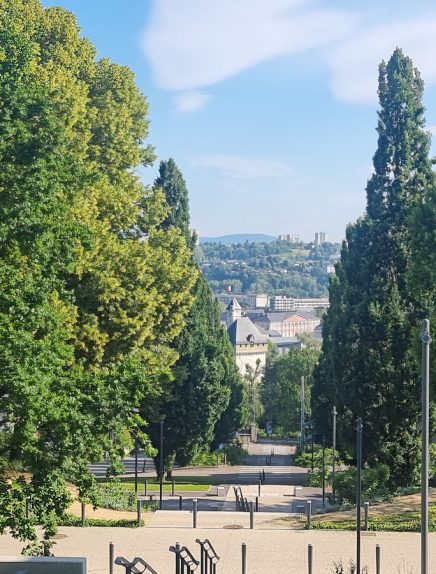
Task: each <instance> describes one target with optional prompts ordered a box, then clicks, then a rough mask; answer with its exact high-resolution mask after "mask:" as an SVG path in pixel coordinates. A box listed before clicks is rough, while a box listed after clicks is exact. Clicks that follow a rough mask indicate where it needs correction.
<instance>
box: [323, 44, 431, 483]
mask: <svg viewBox="0 0 436 574" xmlns="http://www.w3.org/2000/svg"><path fill="white" fill-rule="evenodd" d="M422 93H423V82H422V80H421V78H420V75H419V72H418V71H417V70H416V69H414V68H413V64H412V62H411V60H410V59H409V58H407V57H406V56H404V55H403V53H402V52H401V50H399V49H397V50H395V52H394V54H393V56H392V57H391V59H390V60H389V62H388V64H385V63H384V62H383V63H382V64H381V65H380V75H379V98H380V106H381V109H380V111H379V122H378V128H377V130H378V134H379V139H378V148H377V151H376V153H375V156H374V174H373V176H372V177H371V179H370V180H369V182H368V185H367V190H366V191H367V210H366V214H365V216H364V217H363V218H362V219H359V220H358V221H357V223H355V224H354V225H352V226H349V227H348V229H347V240H346V242H344V245H343V247H342V252H341V260H340V262H339V263H338V264H337V266H336V276H335V277H334V278H333V279H332V280H331V283H330V309H329V311H328V313H327V316H326V319H325V322H324V328H323V353H322V358H321V361H320V363H319V366H318V368H317V369H316V372H315V382H314V389H313V410H314V418H315V422H316V428H317V431H318V432H319V433H320V434H325V435H326V436H331V417H326V413H327V412H331V409H332V407H333V405H336V407H337V411H338V418H337V421H338V426H337V436H338V446H339V448H340V449H342V450H348V451H350V452H354V451H355V438H354V433H353V432H352V429H353V428H355V424H356V418H357V417H362V419H363V424H364V440H363V456H364V459H365V460H366V461H367V462H368V463H369V464H370V465H376V464H378V463H384V464H387V465H388V466H389V469H390V480H391V482H392V483H394V484H395V485H398V486H400V485H408V484H413V483H414V482H415V479H416V477H417V473H418V470H419V441H418V437H419V433H420V409H421V404H420V389H419V374H418V368H417V360H416V355H415V353H414V348H413V347H414V344H413V341H414V340H415V339H416V338H417V337H418V333H419V330H420V328H421V325H420V323H421V319H422V318H423V303H424V300H423V299H420V298H419V294H418V290H415V292H414V293H411V292H410V289H409V281H408V278H409V272H410V270H411V268H412V261H413V256H412V254H411V244H412V237H413V235H414V233H415V231H416V230H415V229H414V227H413V226H412V225H411V224H410V221H411V214H412V213H413V212H414V210H415V209H418V207H417V206H419V205H422V204H423V201H424V198H425V197H426V194H427V193H428V189H429V188H430V187H431V186H432V184H433V179H434V177H433V172H432V169H431V164H430V161H429V159H428V154H429V147H430V135H429V133H428V132H426V131H425V129H424V117H423V106H422V101H421V100H422ZM415 277H416V275H415Z"/></svg>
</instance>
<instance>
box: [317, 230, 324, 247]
mask: <svg viewBox="0 0 436 574" xmlns="http://www.w3.org/2000/svg"><path fill="white" fill-rule="evenodd" d="M326 242H327V233H324V232H323V231H320V232H318V233H315V245H322V244H323V243H326Z"/></svg>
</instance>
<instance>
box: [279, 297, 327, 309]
mask: <svg viewBox="0 0 436 574" xmlns="http://www.w3.org/2000/svg"><path fill="white" fill-rule="evenodd" d="M329 305H330V303H329V299H328V297H320V298H305V299H296V298H294V297H287V296H286V295H272V296H271V297H270V298H269V308H270V309H271V311H292V310H293V309H326V308H327V307H329Z"/></svg>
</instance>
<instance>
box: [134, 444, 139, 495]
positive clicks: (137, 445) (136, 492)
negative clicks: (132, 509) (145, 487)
mask: <svg viewBox="0 0 436 574" xmlns="http://www.w3.org/2000/svg"><path fill="white" fill-rule="evenodd" d="M138 448H139V440H138V435H135V494H136V495H138Z"/></svg>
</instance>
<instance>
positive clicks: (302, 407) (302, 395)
mask: <svg viewBox="0 0 436 574" xmlns="http://www.w3.org/2000/svg"><path fill="white" fill-rule="evenodd" d="M300 442H301V450H302V451H304V377H301V436H300Z"/></svg>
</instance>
